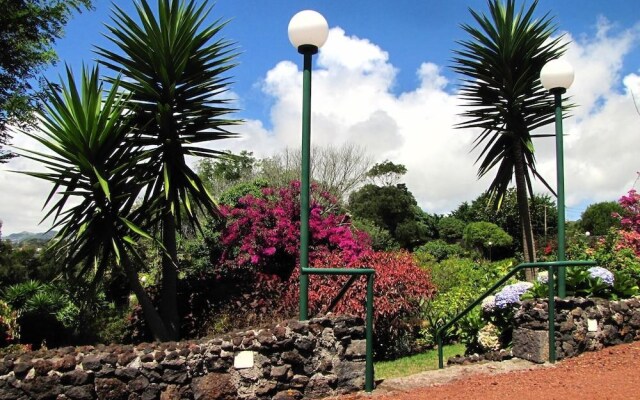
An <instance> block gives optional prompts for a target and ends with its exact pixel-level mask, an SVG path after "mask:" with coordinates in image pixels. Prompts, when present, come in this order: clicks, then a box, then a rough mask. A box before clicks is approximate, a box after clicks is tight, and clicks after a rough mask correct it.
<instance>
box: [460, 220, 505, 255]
mask: <svg viewBox="0 0 640 400" xmlns="http://www.w3.org/2000/svg"><path fill="white" fill-rule="evenodd" d="M464 242H465V244H466V245H467V246H469V247H471V248H476V249H478V250H482V251H485V252H486V251H487V250H488V249H491V248H494V249H499V248H507V247H509V246H511V244H512V243H513V238H512V237H511V235H509V234H508V233H507V232H505V231H504V230H503V229H502V228H500V227H499V226H498V225H496V224H493V223H491V222H472V223H470V224H469V225H467V227H466V228H465V229H464Z"/></svg>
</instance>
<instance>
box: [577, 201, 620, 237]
mask: <svg viewBox="0 0 640 400" xmlns="http://www.w3.org/2000/svg"><path fill="white" fill-rule="evenodd" d="M623 214H624V209H623V208H622V206H621V205H620V204H618V203H617V202H615V201H602V202H600V203H594V204H591V205H589V207H587V208H586V210H584V212H583V213H582V215H581V216H580V221H579V226H580V228H581V229H582V231H583V232H589V233H591V234H592V235H596V236H603V235H606V234H607V233H608V232H609V229H611V228H612V227H616V228H620V218H616V215H623Z"/></svg>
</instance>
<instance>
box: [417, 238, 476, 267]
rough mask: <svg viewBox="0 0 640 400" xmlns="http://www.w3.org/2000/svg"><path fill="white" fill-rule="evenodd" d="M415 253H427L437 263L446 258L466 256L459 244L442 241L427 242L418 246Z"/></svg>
mask: <svg viewBox="0 0 640 400" xmlns="http://www.w3.org/2000/svg"><path fill="white" fill-rule="evenodd" d="M415 252H416V253H420V252H426V253H429V254H431V255H432V256H433V258H434V259H435V260H436V261H438V262H439V261H443V260H444V259H446V258H454V257H455V258H458V257H462V256H464V255H465V254H466V251H465V250H464V249H463V248H462V246H460V245H459V244H449V243H447V242H445V241H444V240H442V239H438V240H432V241H430V242H427V243H425V244H424V245H422V246H420V247H419V248H418V249H417V250H416V251H415Z"/></svg>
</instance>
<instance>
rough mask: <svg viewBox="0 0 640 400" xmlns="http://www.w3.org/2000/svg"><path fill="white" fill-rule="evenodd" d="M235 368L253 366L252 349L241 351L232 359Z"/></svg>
mask: <svg viewBox="0 0 640 400" xmlns="http://www.w3.org/2000/svg"><path fill="white" fill-rule="evenodd" d="M233 367H234V368H235V369H244V368H253V351H248V350H247V351H241V352H239V353H238V354H236V356H235V357H234V359H233Z"/></svg>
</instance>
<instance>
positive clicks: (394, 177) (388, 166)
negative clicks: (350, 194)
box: [367, 160, 407, 186]
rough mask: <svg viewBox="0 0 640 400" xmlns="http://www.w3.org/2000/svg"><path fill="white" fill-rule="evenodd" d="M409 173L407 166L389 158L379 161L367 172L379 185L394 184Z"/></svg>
mask: <svg viewBox="0 0 640 400" xmlns="http://www.w3.org/2000/svg"><path fill="white" fill-rule="evenodd" d="M406 173H407V167H405V166H404V165H402V164H394V163H392V162H391V161H389V160H386V161H384V162H381V163H378V164H376V165H374V166H373V167H371V169H370V170H369V172H367V177H368V178H369V179H371V180H372V181H373V183H374V184H376V185H379V186H393V185H395V184H397V183H398V181H399V180H400V178H402V176H403V175H404V174H406Z"/></svg>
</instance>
